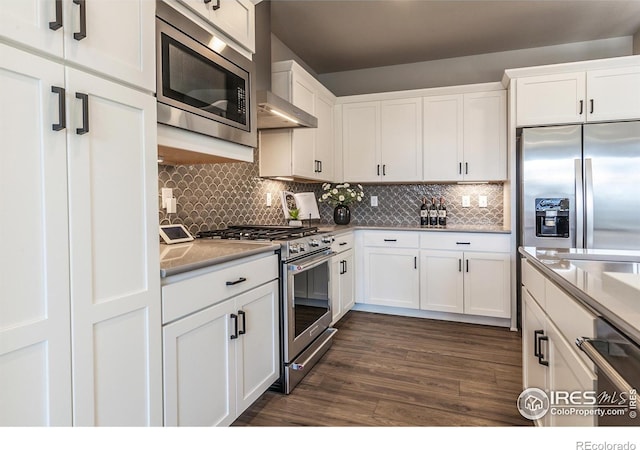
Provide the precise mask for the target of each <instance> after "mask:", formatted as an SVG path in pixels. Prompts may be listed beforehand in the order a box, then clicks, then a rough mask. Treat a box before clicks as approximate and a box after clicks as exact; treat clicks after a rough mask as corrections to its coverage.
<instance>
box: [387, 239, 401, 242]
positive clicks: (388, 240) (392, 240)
mask: <svg viewBox="0 0 640 450" xmlns="http://www.w3.org/2000/svg"><path fill="white" fill-rule="evenodd" d="M384 241H385V242H398V240H397V239H385V240H384Z"/></svg>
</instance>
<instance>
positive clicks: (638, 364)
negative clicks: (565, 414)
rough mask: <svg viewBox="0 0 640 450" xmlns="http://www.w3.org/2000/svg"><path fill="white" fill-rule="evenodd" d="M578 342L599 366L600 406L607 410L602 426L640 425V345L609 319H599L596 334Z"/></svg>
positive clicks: (599, 418) (600, 424)
mask: <svg viewBox="0 0 640 450" xmlns="http://www.w3.org/2000/svg"><path fill="white" fill-rule="evenodd" d="M576 345H578V347H579V348H580V349H581V350H582V351H583V352H585V353H586V354H587V356H588V357H589V359H591V360H592V361H593V363H594V364H595V366H596V374H597V376H598V381H597V395H598V406H599V407H600V408H601V409H602V410H603V411H605V414H603V415H602V416H599V417H598V426H638V425H639V424H640V418H639V417H637V415H638V400H637V393H638V391H637V389H639V388H640V347H638V346H637V345H636V344H635V343H634V342H633V341H632V340H631V339H629V338H627V337H626V336H625V335H623V334H622V333H620V332H619V331H618V330H617V329H615V328H614V327H612V326H611V325H610V324H609V323H608V322H606V321H605V320H603V319H601V318H598V319H597V321H596V338H595V339H588V338H580V339H577V341H576Z"/></svg>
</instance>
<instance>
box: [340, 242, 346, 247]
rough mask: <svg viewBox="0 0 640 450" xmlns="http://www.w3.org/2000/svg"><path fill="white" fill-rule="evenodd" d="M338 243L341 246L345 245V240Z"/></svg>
mask: <svg viewBox="0 0 640 450" xmlns="http://www.w3.org/2000/svg"><path fill="white" fill-rule="evenodd" d="M338 245H340V246H342V245H347V243H346V242H340V243H339V244H338Z"/></svg>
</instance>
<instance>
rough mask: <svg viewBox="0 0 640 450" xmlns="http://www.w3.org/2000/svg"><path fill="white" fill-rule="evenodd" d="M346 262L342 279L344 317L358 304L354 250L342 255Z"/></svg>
mask: <svg viewBox="0 0 640 450" xmlns="http://www.w3.org/2000/svg"><path fill="white" fill-rule="evenodd" d="M340 257H341V260H342V261H344V264H343V265H344V267H343V272H342V275H341V278H340V310H341V315H342V316H344V315H345V314H346V313H347V311H349V310H350V309H351V308H352V307H353V305H354V304H355V303H356V296H355V273H356V272H355V266H354V262H355V258H354V254H353V250H347V251H346V252H344V253H342V254H341V255H340Z"/></svg>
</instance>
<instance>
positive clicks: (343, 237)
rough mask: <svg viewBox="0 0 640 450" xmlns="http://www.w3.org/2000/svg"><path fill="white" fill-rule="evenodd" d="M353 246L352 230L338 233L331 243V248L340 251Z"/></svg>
mask: <svg viewBox="0 0 640 450" xmlns="http://www.w3.org/2000/svg"><path fill="white" fill-rule="evenodd" d="M352 248H353V232H349V233H344V234H339V235H337V236H336V240H335V241H333V244H331V250H333V251H334V252H337V253H340V252H344V251H346V250H349V249H352Z"/></svg>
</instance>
